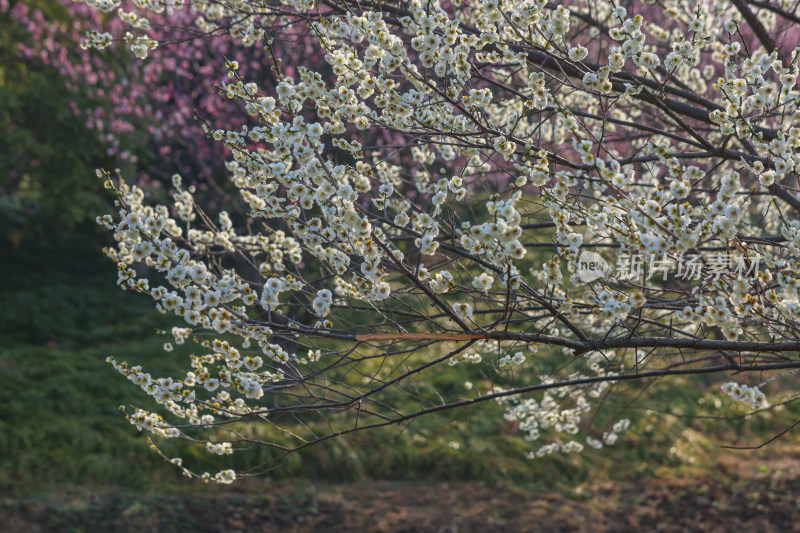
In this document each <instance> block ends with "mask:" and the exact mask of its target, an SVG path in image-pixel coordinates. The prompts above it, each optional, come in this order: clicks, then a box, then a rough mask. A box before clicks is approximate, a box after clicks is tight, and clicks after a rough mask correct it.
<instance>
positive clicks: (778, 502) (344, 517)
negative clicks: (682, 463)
mask: <svg viewBox="0 0 800 533" xmlns="http://www.w3.org/2000/svg"><path fill="white" fill-rule="evenodd" d="M775 457H776V458H775V459H772V460H761V459H759V460H752V458H751V459H750V460H748V458H747V456H746V455H733V456H727V455H726V456H724V457H721V458H719V460H718V461H717V462H716V463H715V472H714V475H713V476H711V475H708V474H705V475H700V476H697V475H690V474H686V473H682V474H678V473H677V472H670V471H665V472H664V474H663V475H662V476H661V477H638V478H634V479H630V480H626V481H611V480H597V481H593V482H589V483H584V484H581V485H579V486H576V487H573V488H571V489H569V490H567V491H562V492H556V491H551V492H545V491H542V490H534V489H531V488H526V487H519V486H513V485H486V484H482V483H477V482H470V483H467V482H458V483H401V482H364V483H352V484H340V485H325V484H311V483H309V482H307V481H298V482H280V483H274V484H269V483H265V482H263V481H259V482H256V483H247V482H245V483H242V484H241V485H239V484H237V485H234V486H232V488H229V489H226V490H217V489H214V490H211V491H209V492H206V493H202V494H197V493H186V494H162V495H152V494H151V495H144V494H141V495H137V494H133V493H131V492H129V491H115V490H106V491H88V490H73V491H68V492H64V493H60V494H59V493H50V494H47V495H39V496H28V497H25V498H14V497H10V495H5V496H4V497H0V531H3V532H6V531H8V532H25V533H27V532H51V531H54V532H61V531H64V532H67V531H71V532H72V531H74V532H80V531H85V532H105V531H112V532H114V533H123V532H128V531H131V532H134V531H135V532H137V533H143V532H151V531H152V532H179V531H192V532H226V533H228V532H230V533H237V532H273V531H274V532H287V533H291V532H312V531H313V532H321V533H325V532H345V531H348V532H349V531H359V532H360V531H364V532H380V533H389V532H441V533H467V532H495V531H514V532H525V531H549V532H561V531H563V532H566V531H570V532H571V531H577V532H584V531H585V532H603V531H615V532H616V531H661V532H684V531H703V532H717V531H718V532H726V533H728V532H731V531H734V532H736V531H746V532H759V533H769V532H773V531H774V532H781V533H785V532H789V531H800V520H798V517H800V457H794V458H792V457H788V458H787V455H786V454H778V455H776V456H775Z"/></svg>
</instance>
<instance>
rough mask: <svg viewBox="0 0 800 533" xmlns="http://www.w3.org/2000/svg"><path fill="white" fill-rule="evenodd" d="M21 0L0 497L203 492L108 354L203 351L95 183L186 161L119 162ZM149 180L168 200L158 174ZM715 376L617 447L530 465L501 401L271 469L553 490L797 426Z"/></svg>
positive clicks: (5, 174)
mask: <svg viewBox="0 0 800 533" xmlns="http://www.w3.org/2000/svg"><path fill="white" fill-rule="evenodd" d="M19 1H21V0H18V2H19ZM18 2H13V1H12V2H9V1H8V0H0V258H2V260H1V261H0V302H1V305H0V338H2V339H3V342H2V344H0V384H2V385H1V386H0V405H2V406H3V414H2V416H0V492H2V493H6V494H10V493H17V494H23V493H30V492H36V491H46V490H53V489H57V488H63V487H64V486H73V485H86V486H90V487H129V488H139V489H149V490H178V489H180V490H184V489H192V490H194V489H195V488H197V486H198V484H197V483H196V482H191V481H183V480H182V478H180V476H179V471H178V470H177V469H175V468H174V467H172V466H171V465H168V464H165V463H164V462H163V461H162V460H161V459H160V458H159V457H158V456H157V455H156V454H155V453H152V452H151V451H150V450H149V449H148V448H149V447H148V444H147V442H146V439H145V436H144V435H142V434H140V433H138V432H137V431H136V430H135V428H134V427H133V426H131V425H129V424H128V423H127V422H126V421H125V419H124V417H123V416H122V414H121V413H120V412H119V410H118V406H120V405H142V406H147V405H149V403H148V401H149V400H148V398H147V396H146V395H145V394H144V393H143V392H141V391H139V390H137V389H135V388H134V387H133V386H131V385H130V384H129V383H128V382H127V381H126V380H125V379H124V378H122V377H121V376H119V375H117V374H116V373H115V372H114V371H113V369H112V367H111V366H110V365H109V364H107V363H106V362H105V358H106V356H107V355H115V356H118V357H119V358H120V359H123V360H128V361H130V363H131V364H142V365H143V366H145V367H146V368H147V369H148V370H149V371H150V372H151V373H152V374H153V375H154V376H159V375H165V374H167V373H169V372H172V371H175V370H176V369H177V368H180V367H182V366H183V365H182V364H181V363H182V361H183V358H185V357H186V356H187V355H188V353H189V352H190V351H191V348H192V347H191V346H177V347H176V350H175V351H174V352H171V353H166V352H164V351H163V350H162V348H161V347H162V344H163V343H164V342H165V341H167V340H169V338H168V337H166V336H164V335H159V332H161V333H163V330H168V329H169V328H170V327H171V326H172V325H175V322H174V321H173V322H170V320H171V319H170V318H169V317H165V316H162V315H160V314H158V313H156V312H155V310H154V309H153V308H152V306H151V303H150V302H149V301H148V300H147V299H146V298H143V297H141V296H136V295H132V294H123V293H120V291H119V290H118V289H117V287H116V286H115V284H114V280H115V278H116V274H115V267H114V265H113V264H111V263H110V262H109V261H107V260H106V259H105V258H104V257H103V256H102V253H101V251H100V250H101V248H102V246H103V245H105V244H108V236H107V235H104V234H103V233H101V232H100V231H98V230H97V229H96V225H95V224H94V218H95V217H96V216H97V215H99V214H104V213H107V212H110V202H109V199H110V195H109V194H107V191H104V190H103V189H102V187H101V185H100V180H98V179H97V177H96V176H95V169H96V168H101V167H102V168H108V169H113V168H122V169H123V171H124V173H125V174H126V175H132V176H139V175H140V174H141V173H145V172H146V171H148V170H152V168H153V166H154V165H159V164H160V165H162V167H161V171H162V174H163V175H169V174H171V172H172V171H174V170H173V169H174V168H181V167H179V166H176V165H175V163H174V161H173V160H169V159H165V158H164V157H163V156H162V155H153V153H152V150H151V147H152V139H151V138H150V137H148V135H149V134H148V130H147V129H146V128H144V129H140V130H135V131H133V132H128V133H125V139H124V141H123V142H124V143H125V145H126V147H127V150H129V151H130V153H128V154H126V156H125V157H124V158H123V157H122V156H121V155H122V154H121V152H120V151H119V150H116V149H115V147H113V146H112V144H111V143H109V140H108V137H107V135H105V134H104V133H103V132H101V131H99V130H98V129H97V128H96V127H90V126H89V125H88V124H87V123H86V121H84V120H79V119H76V114H75V111H74V109H76V108H77V109H79V110H81V109H106V110H107V112H109V113H110V112H111V109H112V104H111V102H110V100H109V95H108V94H107V93H104V94H102V95H101V94H100V92H99V91H97V90H96V87H95V86H93V85H91V84H89V83H88V82H87V83H84V84H77V85H76V84H75V83H74V80H73V79H70V78H69V77H67V76H65V75H64V74H63V73H62V71H61V70H59V69H58V68H55V67H54V66H52V65H50V64H48V62H47V61H39V60H37V59H35V58H32V57H28V56H25V55H24V54H21V53H20V46H21V45H31V43H30V42H29V41H30V40H31V39H33V38H34V37H33V34H32V32H31V31H30V28H28V27H26V26H24V25H20V24H18V21H16V20H15V18H14V16H13V15H12V12H13V9H14V7H15V6H17V5H18ZM25 4H26V5H27V7H28V8H29V9H38V10H40V13H41V17H42V18H41V21H42V24H48V23H51V22H53V21H60V22H62V23H65V24H68V23H69V24H72V23H73V22H74V20H73V19H72V15H71V12H70V10H69V9H68V8H67V7H65V4H62V3H60V2H58V1H57V0H26V1H25ZM65 35H66V36H67V37H68V36H69V35H72V34H70V33H67V34H65ZM60 45H61V46H63V47H64V49H65V50H68V51H67V52H66V54H67V55H66V56H64V57H65V59H64V60H65V61H74V60H76V58H77V57H78V56H77V55H70V54H73V52H71V51H69V50H74V49H75V47H77V42H75V41H70V40H69V39H67V38H66V37H65V40H64V41H63V42H60ZM52 53H54V54H55V53H59V51H58V49H56V48H54V49H53V50H52ZM75 54H77V53H75ZM70 58H71V59H70ZM100 60H103V61H106V62H107V64H108V68H109V69H117V70H120V71H124V70H125V69H127V68H128V67H129V65H126V64H125V63H124V62H121V61H120V60H119V58H118V57H116V56H113V55H112V54H111V52H109V54H107V55H106V56H102V55H101V56H100ZM179 133H180V135H176V136H175V145H174V146H167V148H168V149H167V150H165V151H164V153H172V152H178V151H179V150H183V149H186V145H184V144H183V142H184V141H182V140H181V135H183V136H185V137H188V136H191V135H199V130H198V131H182V132H179ZM199 137H202V135H199ZM190 146H191V145H190ZM212 155H213V154H212ZM158 162H160V163H158ZM218 163H219V161H218ZM195 166H196V164H195ZM183 168H184V169H186V168H189V169H191V168H192V165H189V166H188V167H183ZM162 177H163V176H162ZM149 183H150V185H151V188H150V189H149V190H150V192H151V194H156V195H157V194H158V188H157V185H158V180H151V181H150V182H149ZM154 191H155V192H154ZM208 191H210V192H209V194H207V195H206V199H208V198H212V196H213V195H214V194H223V193H224V191H222V189H220V188H219V187H218V186H216V185H215V186H213V187H209V188H208ZM211 191H214V192H213V194H212V193H211ZM220 191H222V192H220ZM162 194H163V189H162ZM212 200H213V198H212ZM424 356H425V354H420V357H424ZM476 372H477V371H476V370H475V369H474V368H472V367H469V366H468V365H458V366H457V367H455V368H452V369H448V370H447V372H441V373H438V374H432V377H431V381H430V384H431V386H432V387H434V388H435V387H440V388H443V389H446V388H451V389H452V388H457V387H463V384H464V382H465V381H469V380H471V381H474V382H476V383H477V382H478V381H479V380H480V379H482V375H481V374H476ZM718 385H719V383H718V379H717V377H686V378H682V379H675V380H672V381H669V382H659V383H654V384H652V385H651V387H650V389H649V390H648V394H649V396H648V400H647V402H646V404H642V403H640V404H638V406H637V408H636V409H635V410H634V409H632V410H630V411H629V413H630V417H631V418H632V419H633V421H634V425H633V427H632V428H631V430H629V432H628V433H627V434H626V435H625V436H624V437H623V438H622V439H621V441H620V443H618V444H617V446H616V447H612V448H607V449H605V450H602V451H599V452H595V451H591V450H589V451H587V452H585V453H584V454H583V455H581V456H567V457H565V456H554V457H550V458H547V459H544V460H538V461H530V460H528V459H526V458H525V452H526V451H528V450H530V449H531V446H532V445H531V444H530V443H527V442H525V441H524V440H523V439H522V437H521V434H520V433H519V432H518V430H517V428H516V427H515V426H514V425H513V424H511V423H508V422H506V421H504V419H503V418H502V407H500V406H498V405H496V404H493V403H492V404H486V405H483V406H476V407H473V408H470V409H465V410H462V411H458V412H451V413H443V414H441V415H435V416H430V417H426V418H421V419H418V420H416V421H415V422H413V423H412V424H411V425H409V426H407V427H405V428H403V430H402V431H401V430H399V429H398V428H395V427H392V428H388V429H386V430H385V431H375V432H371V433H369V434H358V435H357V436H356V437H353V438H340V439H337V440H335V441H331V442H328V443H326V444H323V445H320V446H315V447H312V448H310V449H308V450H305V451H303V452H301V453H299V454H296V455H294V456H292V457H290V458H289V459H288V460H287V461H286V462H285V463H283V464H282V465H280V467H279V468H277V469H275V470H272V471H271V472H269V476H271V477H273V478H290V477H305V478H308V479H312V480H328V481H352V480H358V479H364V478H368V477H371V478H382V479H409V480H419V479H438V480H445V479H469V480H481V481H487V482H500V481H515V482H525V483H532V484H540V485H541V486H543V487H552V486H554V485H555V484H557V483H562V484H566V485H569V484H573V483H578V482H581V481H585V480H587V479H590V478H592V477H593V476H597V475H599V473H603V475H610V476H623V475H628V474H630V473H631V472H634V473H636V472H639V473H648V472H649V473H653V472H657V471H658V470H659V469H663V468H674V467H678V466H681V465H683V466H685V467H687V468H703V465H710V464H712V463H713V458H714V456H715V454H717V452H718V445H719V443H720V442H729V443H733V442H746V443H751V442H758V441H760V440H763V439H766V438H769V437H770V436H771V435H772V434H774V433H775V432H776V431H777V430H780V429H781V428H782V427H784V426H785V425H787V424H788V423H791V421H792V420H794V419H796V416H797V412H796V411H797V410H796V409H794V408H793V407H792V406H789V407H788V408H776V409H772V410H770V411H768V412H767V413H766V414H764V415H761V416H757V417H745V416H743V414H744V413H743V411H742V410H741V408H740V407H739V406H737V405H732V404H731V403H730V402H726V401H725V400H724V399H722V400H721V401H720V398H721V395H720V394H719V393H718ZM642 386H643V384H637V385H635V386H634V385H631V387H632V388H631V390H630V391H629V392H623V393H622V394H621V395H620V396H619V399H620V400H619V401H627V400H626V399H631V398H634V397H636V395H637V394H638V393H639V392H640V391H641V387H642ZM626 387H627V386H626ZM636 387H639V388H638V389H637V388H636ZM450 392H453V393H454V391H452V390H451V391H450ZM394 400H396V401H402V400H400V399H397V398H395V399H394ZM405 401H406V402H409V403H408V404H407V405H402V407H406V408H408V409H413V407H414V406H413V400H412V399H410V398H408V399H406V400H405ZM702 417H715V418H722V420H713V419H706V418H702ZM252 431H253V432H255V433H257V434H258V436H259V437H262V438H274V439H277V440H280V439H281V438H282V437H281V435H280V434H277V433H275V432H274V431H273V430H271V429H270V428H268V427H256V428H252ZM162 446H163V448H162V449H163V450H164V452H165V453H166V454H167V455H168V456H174V455H181V456H183V457H185V458H186V460H187V461H192V462H193V466H194V467H195V469H196V470H200V471H202V469H203V467H206V468H207V469H209V470H211V471H213V469H215V468H227V467H235V468H239V469H246V468H248V467H251V466H253V465H254V464H258V463H260V462H266V461H269V460H271V459H273V458H274V456H273V455H272V454H273V452H272V451H270V449H268V448H260V449H254V450H251V451H250V453H247V452H246V453H242V454H236V455H234V456H233V457H232V458H211V457H209V456H208V454H206V453H205V451H204V450H203V449H202V448H201V447H199V446H197V445H193V444H190V443H186V442H180V443H177V442H168V443H164V444H163V445H162Z"/></svg>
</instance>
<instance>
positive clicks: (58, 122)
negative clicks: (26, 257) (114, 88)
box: [0, 0, 116, 245]
mask: <svg viewBox="0 0 800 533" xmlns="http://www.w3.org/2000/svg"><path fill="white" fill-rule="evenodd" d="M34 3H37V4H40V6H41V7H42V8H43V9H44V10H45V11H46V12H47V14H48V17H53V18H56V19H57V18H59V17H61V18H64V17H66V16H67V12H66V10H65V9H64V8H63V6H61V5H60V4H58V3H57V2H54V1H47V0H43V1H41V2H34ZM3 7H5V9H1V10H0V228H2V232H3V234H4V235H3V236H4V237H5V238H7V239H12V241H13V242H14V243H17V244H16V245H18V243H19V242H20V241H21V240H22V239H33V240H40V239H43V238H52V237H53V236H54V234H57V233H60V232H62V231H72V230H73V229H75V228H76V227H77V226H78V225H79V224H81V223H83V222H85V221H87V220H89V219H94V217H95V216H96V215H95V213H98V212H101V211H104V210H106V209H107V207H106V206H107V205H108V203H107V201H106V199H105V197H104V195H103V194H101V191H102V187H101V186H100V183H99V180H98V179H97V178H96V177H95V175H94V170H95V169H96V168H99V167H104V166H115V165H116V161H115V160H114V159H113V158H111V157H109V156H108V155H107V154H106V147H105V146H104V143H103V142H102V141H101V140H100V139H99V138H98V136H97V135H96V134H95V132H93V131H91V130H90V129H89V128H88V127H87V126H86V124H85V123H83V122H82V121H80V120H76V117H75V114H74V112H73V111H72V107H71V105H70V104H71V102H74V105H76V106H78V107H89V106H90V105H91V104H92V98H93V97H92V94H91V88H90V87H88V86H83V87H79V88H77V90H74V91H71V90H68V89H67V80H66V79H65V78H64V76H62V75H60V74H59V73H58V72H57V71H56V69H55V68H53V67H49V66H47V65H45V64H43V63H42V62H39V61H32V60H30V59H26V58H24V57H22V56H21V55H20V54H19V49H18V47H19V44H20V43H25V42H28V41H29V40H30V39H32V36H31V34H30V32H29V31H28V30H27V28H25V27H24V26H22V25H20V24H18V23H16V21H15V20H13V19H12V15H11V8H12V7H13V6H12V5H11V4H8V3H6V4H5V5H4V6H3ZM68 44H69V43H64V45H65V46H66V45H68ZM65 198H69V200H70V201H68V202H65V201H64V199H65Z"/></svg>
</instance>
